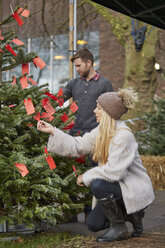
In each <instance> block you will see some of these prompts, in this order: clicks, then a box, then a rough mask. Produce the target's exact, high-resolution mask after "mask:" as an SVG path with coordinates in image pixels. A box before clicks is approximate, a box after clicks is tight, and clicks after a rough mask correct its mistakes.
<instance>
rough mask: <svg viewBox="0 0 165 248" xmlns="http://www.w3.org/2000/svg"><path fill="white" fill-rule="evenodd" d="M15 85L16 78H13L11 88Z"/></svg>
mask: <svg viewBox="0 0 165 248" xmlns="http://www.w3.org/2000/svg"><path fill="white" fill-rule="evenodd" d="M15 83H16V77H15V76H14V77H13V82H12V86H14V85H15Z"/></svg>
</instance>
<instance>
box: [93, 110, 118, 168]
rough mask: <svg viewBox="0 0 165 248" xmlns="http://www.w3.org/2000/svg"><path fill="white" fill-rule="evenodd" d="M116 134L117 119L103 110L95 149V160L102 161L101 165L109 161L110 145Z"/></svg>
mask: <svg viewBox="0 0 165 248" xmlns="http://www.w3.org/2000/svg"><path fill="white" fill-rule="evenodd" d="M115 134H116V120H114V119H113V118H111V117H110V116H109V115H108V114H107V113H106V112H105V111H104V110H102V117H101V120H100V125H99V133H98V135H97V137H96V145H95V148H94V151H93V160H94V161H95V162H100V164H101V165H103V164H105V163H106V162H107V160H108V150H109V145H110V142H111V140H112V138H113V136H114V135H115Z"/></svg>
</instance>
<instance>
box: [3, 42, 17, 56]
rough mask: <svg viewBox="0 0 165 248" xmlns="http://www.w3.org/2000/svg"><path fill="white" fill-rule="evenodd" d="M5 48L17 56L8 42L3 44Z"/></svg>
mask: <svg viewBox="0 0 165 248" xmlns="http://www.w3.org/2000/svg"><path fill="white" fill-rule="evenodd" d="M5 48H6V49H7V50H8V51H9V52H11V53H12V54H13V55H14V56H17V54H16V53H15V52H14V50H13V48H12V47H11V46H9V44H7V45H6V46H5Z"/></svg>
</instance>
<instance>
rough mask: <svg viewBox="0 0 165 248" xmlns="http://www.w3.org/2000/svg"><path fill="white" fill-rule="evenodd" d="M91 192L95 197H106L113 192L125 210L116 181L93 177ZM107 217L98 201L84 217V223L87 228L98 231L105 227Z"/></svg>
mask: <svg viewBox="0 0 165 248" xmlns="http://www.w3.org/2000/svg"><path fill="white" fill-rule="evenodd" d="M91 192H92V194H93V196H95V197H96V199H101V198H106V197H108V196H109V195H110V194H113V195H114V196H115V198H116V200H117V203H118V204H119V205H120V206H121V208H122V209H123V212H124V211H125V205H124V202H123V197H122V192H121V188H120V185H119V183H118V182H113V183H112V182H108V181H105V180H103V179H95V180H93V181H92V183H91ZM107 221H108V219H107V217H106V216H105V214H104V212H103V210H102V208H101V205H100V204H99V202H98V203H97V205H96V207H95V208H94V209H93V210H92V211H91V212H90V213H89V215H88V217H87V219H86V225H87V227H88V229H89V230H91V231H93V232H98V231H100V230H104V229H106V228H107Z"/></svg>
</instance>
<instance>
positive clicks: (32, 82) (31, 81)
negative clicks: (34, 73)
mask: <svg viewBox="0 0 165 248" xmlns="http://www.w3.org/2000/svg"><path fill="white" fill-rule="evenodd" d="M28 80H29V81H30V83H31V84H33V85H35V84H38V83H37V82H35V81H34V80H33V79H32V78H31V77H29V78H28Z"/></svg>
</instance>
